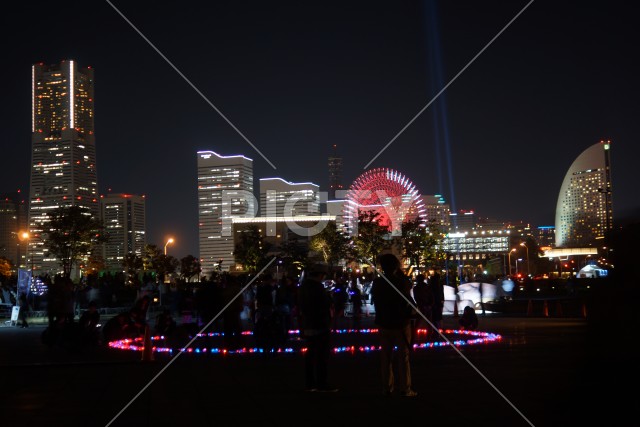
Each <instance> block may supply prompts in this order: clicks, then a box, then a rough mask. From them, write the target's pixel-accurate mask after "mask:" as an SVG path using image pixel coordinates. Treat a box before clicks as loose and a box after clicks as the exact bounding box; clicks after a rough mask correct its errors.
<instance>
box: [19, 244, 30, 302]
mask: <svg viewBox="0 0 640 427" xmlns="http://www.w3.org/2000/svg"><path fill="white" fill-rule="evenodd" d="M30 237H31V235H30V234H29V232H28V231H23V232H21V233H19V238H20V240H22V241H23V242H24V241H26V242H27V243H26V247H25V254H24V265H25V267H27V262H28V261H29V242H28V240H29V238H30ZM19 247H20V245H18V248H19ZM18 252H20V251H18ZM18 270H20V254H19V253H18ZM19 279H20V273H18V282H17V284H16V304H18V298H19V297H20V280H19ZM32 283H33V254H31V282H29V289H30V288H31V284H32Z"/></svg>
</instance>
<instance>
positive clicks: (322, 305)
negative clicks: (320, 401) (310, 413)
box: [298, 265, 338, 392]
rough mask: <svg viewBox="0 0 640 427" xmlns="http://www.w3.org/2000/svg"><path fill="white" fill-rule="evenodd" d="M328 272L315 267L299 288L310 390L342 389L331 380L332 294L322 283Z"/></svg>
mask: <svg viewBox="0 0 640 427" xmlns="http://www.w3.org/2000/svg"><path fill="white" fill-rule="evenodd" d="M326 274H327V270H326V267H324V266H322V265H313V266H311V267H310V268H309V269H308V270H307V272H306V277H305V279H304V280H303V281H302V283H301V284H300V289H299V291H298V296H299V308H300V316H301V321H302V335H303V337H304V339H305V341H306V344H307V352H306V353H305V383H306V389H307V391H329V392H331V391H338V389H336V388H335V387H333V386H330V385H329V384H328V382H327V380H328V372H327V366H328V363H329V357H330V355H331V296H330V295H329V293H328V292H327V291H325V289H324V285H323V284H322V280H323V279H324V277H325V276H326Z"/></svg>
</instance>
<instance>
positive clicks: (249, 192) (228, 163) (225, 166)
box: [198, 151, 256, 275]
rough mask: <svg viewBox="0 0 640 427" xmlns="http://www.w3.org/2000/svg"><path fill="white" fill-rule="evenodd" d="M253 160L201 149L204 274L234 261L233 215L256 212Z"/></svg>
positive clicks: (199, 211)
mask: <svg viewBox="0 0 640 427" xmlns="http://www.w3.org/2000/svg"><path fill="white" fill-rule="evenodd" d="M255 208H256V206H255V196H254V194H253V160H251V159H249V158H247V157H245V156H241V155H237V156H221V155H219V154H217V153H215V152H213V151H198V226H199V242H200V265H201V268H202V272H203V273H204V274H205V275H208V274H211V272H212V271H214V270H221V271H228V270H229V267H230V266H231V265H232V264H234V262H235V261H234V256H233V251H234V249H235V248H234V243H233V224H232V222H231V218H232V217H241V216H251V217H252V216H254V215H255Z"/></svg>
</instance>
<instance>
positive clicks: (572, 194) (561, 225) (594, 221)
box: [555, 141, 613, 248]
mask: <svg viewBox="0 0 640 427" xmlns="http://www.w3.org/2000/svg"><path fill="white" fill-rule="evenodd" d="M610 153H611V142H610V141H600V142H599V143H597V144H594V145H592V146H591V147H589V148H587V149H586V150H584V151H583V152H582V154H580V155H579V156H578V158H576V160H575V161H574V162H573V163H572V164H571V167H570V168H569V170H568V171H567V173H566V175H565V177H564V180H563V181H562V186H561V187H560V194H559V196H558V203H557V205H556V225H555V230H556V247H558V248H571V247H574V248H575V247H586V246H595V245H598V244H599V243H598V241H599V240H600V241H601V240H602V239H604V238H605V237H606V234H607V232H608V231H609V230H611V229H612V228H613V202H612V188H611V154H610Z"/></svg>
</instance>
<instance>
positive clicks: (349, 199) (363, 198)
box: [343, 168, 426, 235]
mask: <svg viewBox="0 0 640 427" xmlns="http://www.w3.org/2000/svg"><path fill="white" fill-rule="evenodd" d="M365 211H374V212H377V213H378V214H379V216H378V222H379V223H380V224H381V225H385V226H387V227H388V228H389V230H390V231H391V232H392V235H398V233H399V232H400V230H401V228H400V227H401V225H402V223H403V222H405V221H408V220H413V219H415V218H420V219H421V220H422V221H423V222H424V221H426V214H425V207H424V203H423V201H422V197H420V192H419V191H418V189H417V188H416V186H415V185H414V184H413V182H411V180H409V178H407V177H406V176H405V175H403V174H402V173H400V172H398V171H396V170H393V169H389V168H376V169H370V170H368V171H366V172H365V173H363V174H362V175H360V176H359V177H358V178H356V179H355V181H353V183H352V184H351V187H349V191H347V195H346V201H345V204H344V212H343V214H344V223H345V226H346V228H347V231H348V232H352V231H353V230H354V228H355V227H356V224H357V222H358V216H359V214H360V213H362V212H365Z"/></svg>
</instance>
